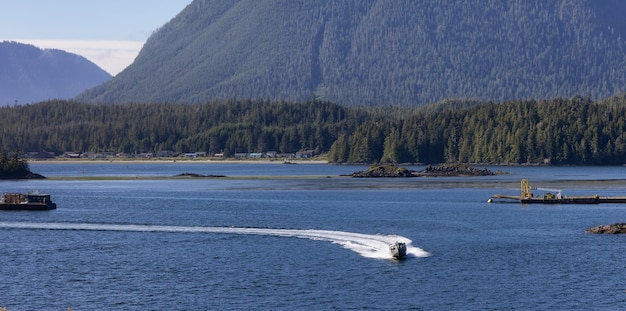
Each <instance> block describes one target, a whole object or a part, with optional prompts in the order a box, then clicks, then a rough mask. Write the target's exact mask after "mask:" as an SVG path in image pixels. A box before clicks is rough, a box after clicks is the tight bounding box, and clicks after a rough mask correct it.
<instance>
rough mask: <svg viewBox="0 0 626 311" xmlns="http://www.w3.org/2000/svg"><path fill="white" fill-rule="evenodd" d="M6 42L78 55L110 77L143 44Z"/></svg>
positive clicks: (133, 56) (132, 58)
mask: <svg viewBox="0 0 626 311" xmlns="http://www.w3.org/2000/svg"><path fill="white" fill-rule="evenodd" d="M7 40H9V41H16V42H20V43H27V44H32V45H34V46H36V47H38V48H42V49H59V50H63V51H66V52H70V53H74V54H78V55H80V56H83V57H85V58H86V59H88V60H90V61H92V62H93V63H94V64H96V65H98V66H99V67H100V68H102V69H104V70H105V71H106V72H108V73H110V74H111V75H117V74H118V73H119V72H120V71H122V70H124V68H126V67H127V66H128V65H130V64H131V63H132V62H133V61H134V60H135V58H136V57H137V54H139V50H141V47H142V46H143V44H144V42H142V41H115V40H37V39H7Z"/></svg>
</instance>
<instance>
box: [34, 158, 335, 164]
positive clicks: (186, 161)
mask: <svg viewBox="0 0 626 311" xmlns="http://www.w3.org/2000/svg"><path fill="white" fill-rule="evenodd" d="M27 162H28V164H35V163H37V164H40V163H46V164H131V163H137V164H163V163H184V164H190V163H193V164H286V165H289V164H326V165H327V164H329V163H328V161H326V160H306V159H301V160H290V161H282V160H270V159H259V160H250V159H246V160H236V159H228V160H214V159H165V158H155V159H37V160H28V161H27Z"/></svg>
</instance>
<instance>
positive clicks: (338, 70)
mask: <svg viewBox="0 0 626 311" xmlns="http://www.w3.org/2000/svg"><path fill="white" fill-rule="evenodd" d="M624 12H626V2H625V1H619V0H607V1H591V0H551V1H544V0H531V1H528V0H508V1H501V0H470V1H465V0H441V1H430V0H410V1H409V0H407V1H387V0H336V1H309V0H238V1H235V0H195V1H194V2H192V3H191V4H190V5H189V6H187V7H186V8H185V9H184V10H183V11H182V12H180V13H179V14H178V15H177V16H176V17H175V18H173V19H172V20H171V21H170V22H169V23H167V24H165V25H164V26H162V27H161V28H160V29H158V30H156V31H155V32H154V33H153V35H152V36H151V37H150V38H149V39H148V41H147V42H146V44H145V45H144V47H143V49H142V50H141V52H140V54H139V56H138V57H137V59H136V60H135V62H134V63H133V64H132V65H130V66H129V67H128V68H127V69H126V70H125V71H123V72H122V73H120V74H119V75H117V76H116V77H115V78H113V79H112V80H110V81H108V82H107V83H104V84H103V85H100V86H98V87H95V88H93V89H90V90H88V91H86V92H84V93H82V94H81V95H80V96H78V97H77V98H76V99H77V100H79V101H88V102H92V103H125V102H186V103H197V102H204V101H210V100H220V99H227V98H252V99H254V98H267V99H282V100H292V101H293V100H295V101H304V100H310V99H313V98H315V99H320V100H327V101H331V102H335V103H338V104H340V105H370V106H371V105H388V104H393V105H405V106H414V105H418V104H424V103H430V102H437V101H440V100H442V99H446V98H473V99H479V100H495V101H504V100H509V99H520V100H524V99H531V98H534V99H542V98H556V97H566V98H569V97H572V96H574V95H577V94H580V95H582V96H585V97H587V96H589V97H591V98H593V99H597V98H603V97H608V96H612V95H615V94H619V93H621V92H623V91H625V90H626V46H625V42H624V39H625V38H626V36H625V35H626V23H625V22H624V20H625V19H624V18H623V13H624Z"/></svg>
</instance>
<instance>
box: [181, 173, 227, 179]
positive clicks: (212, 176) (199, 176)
mask: <svg viewBox="0 0 626 311" xmlns="http://www.w3.org/2000/svg"><path fill="white" fill-rule="evenodd" d="M176 177H194V178H206V177H211V178H214V177H226V176H224V175H203V174H197V173H181V174H178V175H176Z"/></svg>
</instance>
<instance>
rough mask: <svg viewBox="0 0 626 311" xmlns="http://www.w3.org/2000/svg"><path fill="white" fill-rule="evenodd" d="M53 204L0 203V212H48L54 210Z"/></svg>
mask: <svg viewBox="0 0 626 311" xmlns="http://www.w3.org/2000/svg"><path fill="white" fill-rule="evenodd" d="M56 208H57V205H56V204H55V203H50V204H34V203H30V204H29V203H15V204H11V203H0V211H48V210H53V209H56Z"/></svg>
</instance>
